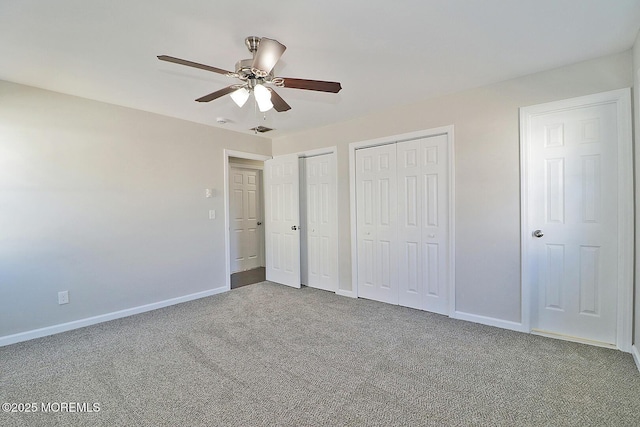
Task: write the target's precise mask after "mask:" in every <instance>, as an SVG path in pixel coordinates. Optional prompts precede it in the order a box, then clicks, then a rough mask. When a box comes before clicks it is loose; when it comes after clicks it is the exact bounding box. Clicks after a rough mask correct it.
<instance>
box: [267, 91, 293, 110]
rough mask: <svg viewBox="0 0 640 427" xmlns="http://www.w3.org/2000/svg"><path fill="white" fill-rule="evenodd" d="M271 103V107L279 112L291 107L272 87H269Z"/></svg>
mask: <svg viewBox="0 0 640 427" xmlns="http://www.w3.org/2000/svg"><path fill="white" fill-rule="evenodd" d="M271 103H272V104H273V108H274V109H275V110H276V111H277V112H279V113H281V112H283V111H287V110H290V109H291V106H290V105H289V104H287V103H286V101H285V100H284V99H282V97H281V96H280V95H278V93H277V92H276V91H275V90H273V89H271Z"/></svg>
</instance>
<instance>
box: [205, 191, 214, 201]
mask: <svg viewBox="0 0 640 427" xmlns="http://www.w3.org/2000/svg"><path fill="white" fill-rule="evenodd" d="M204 197H206V198H207V199H208V198H210V197H213V190H212V189H211V188H205V189H204Z"/></svg>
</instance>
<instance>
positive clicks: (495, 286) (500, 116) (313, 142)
mask: <svg viewBox="0 0 640 427" xmlns="http://www.w3.org/2000/svg"><path fill="white" fill-rule="evenodd" d="M631 69H632V54H631V51H627V52H624V53H621V54H617V55H613V56H609V57H605V58H600V59H597V60H593V61H588V62H583V63H580V64H575V65H571V66H567V67H563V68H559V69H555V70H551V71H547V72H542V73H538V74H533V75H529V76H525V77H521V78H518V79H514V80H509V81H506V82H502V83H498V84H495V85H491V86H485V87H481V88H478V89H473V90H468V91H465V92H461V93H456V94H452V95H448V96H444V97H441V98H437V99H431V100H426V101H423V102H419V103H416V104H413V105H408V106H404V107H400V108H396V109H392V110H388V111H383V112H379V113H375V114H371V115H368V116H365V117H362V118H359V119H356V120H351V121H348V122H344V123H340V124H335V125H332V126H327V127H324V128H321V129H316V130H313V131H309V132H304V133H300V134H296V135H292V136H287V137H281V138H277V139H274V141H273V155H280V154H286V153H292V152H298V151H305V150H311V149H315V148H320V147H326V146H333V145H337V146H338V182H339V188H338V204H339V207H338V211H339V218H338V224H339V227H340V229H339V235H340V236H350V217H349V164H348V163H349V162H348V144H349V143H351V142H356V141H364V140H369V139H375V138H381V137H384V136H390V135H397V134H402V133H407V132H412V131H417V130H422V129H429V128H435V127H440V126H446V125H454V126H455V170H456V172H455V181H456V200H455V210H456V218H455V227H456V241H455V245H456V248H455V249H456V259H455V263H456V310H457V311H460V312H464V313H469V314H474V315H481V316H487V317H491V318H495V319H500V320H505V321H512V322H520V320H521V319H520V317H521V314H520V313H521V311H520V175H519V174H520V167H519V162H520V157H519V133H518V132H519V130H518V129H519V128H518V119H519V110H518V108H519V107H521V106H527V105H533V104H539V103H543V102H550V101H554V100H560V99H565V98H571V97H575V96H581V95H587V94H591V93H597V92H603V91H607V90H612V89H619V88H624V87H629V86H632V84H633V78H632V73H631V71H632V70H631ZM469 72H473V70H469ZM348 89H349V88H345V90H348ZM339 256H340V287H341V289H344V290H346V291H349V290H351V258H350V257H351V247H350V240H349V238H348V237H345V238H343V239H342V240H341V241H340V247H339Z"/></svg>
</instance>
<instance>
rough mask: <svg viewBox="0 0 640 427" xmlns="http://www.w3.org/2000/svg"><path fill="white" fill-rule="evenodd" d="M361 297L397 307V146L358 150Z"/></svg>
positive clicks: (359, 278)
mask: <svg viewBox="0 0 640 427" xmlns="http://www.w3.org/2000/svg"><path fill="white" fill-rule="evenodd" d="M356 168H357V169H356V182H357V184H356V185H357V188H356V206H357V207H356V216H357V224H358V225H357V227H358V229H357V239H358V243H357V244H358V248H357V250H358V296H360V297H363V298H368V299H373V300H376V301H382V302H388V303H391V304H398V257H397V247H396V246H397V244H398V241H397V235H396V222H397V214H398V204H397V201H396V192H397V176H396V175H397V172H396V146H395V144H390V145H381V146H379V147H372V148H366V149H362V150H358V151H356Z"/></svg>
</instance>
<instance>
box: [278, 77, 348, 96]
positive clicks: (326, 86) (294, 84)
mask: <svg viewBox="0 0 640 427" xmlns="http://www.w3.org/2000/svg"><path fill="white" fill-rule="evenodd" d="M282 80H284V86H283V87H288V88H291V89H305V90H316V91H318V92H331V93H338V92H340V89H342V85H340V83H338V82H324V81H321V80H306V79H291V78H288V77H282Z"/></svg>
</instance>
